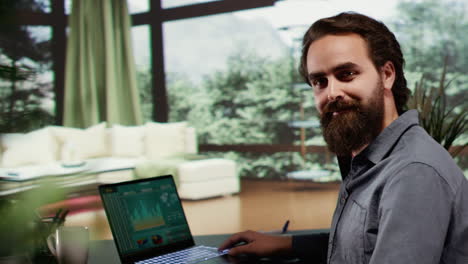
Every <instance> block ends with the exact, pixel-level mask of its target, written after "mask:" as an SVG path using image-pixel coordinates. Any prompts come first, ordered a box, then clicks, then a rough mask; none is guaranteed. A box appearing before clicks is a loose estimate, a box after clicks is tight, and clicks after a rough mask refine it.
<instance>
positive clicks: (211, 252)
mask: <svg viewBox="0 0 468 264" xmlns="http://www.w3.org/2000/svg"><path fill="white" fill-rule="evenodd" d="M227 252H228V251H227V250H224V251H222V252H218V250H217V249H216V248H213V247H206V246H196V247H192V248H188V249H184V250H180V251H177V252H173V253H169V254H166V255H162V256H159V257H154V258H151V259H147V260H142V261H138V262H135V264H151V263H155V264H156V263H157V264H166V263H167V264H193V263H198V262H201V261H205V260H208V259H210V258H215V257H219V256H222V255H225V254H227Z"/></svg>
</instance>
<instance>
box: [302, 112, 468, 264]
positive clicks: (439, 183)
mask: <svg viewBox="0 0 468 264" xmlns="http://www.w3.org/2000/svg"><path fill="white" fill-rule="evenodd" d="M339 161H340V169H341V173H342V177H343V182H342V184H341V188H340V193H339V199H338V204H337V207H336V210H335V213H334V215H333V221H332V226H331V229H330V233H329V234H328V233H327V234H321V235H311V236H295V237H293V248H294V250H295V251H296V253H297V254H298V255H305V256H307V255H308V256H312V257H314V258H316V259H321V260H326V262H328V263H333V264H335V263H346V264H350V263H379V264H385V263H412V264H413V263H421V264H430V263H450V264H458V263H460V264H461V263H463V264H467V263H468V181H467V179H466V178H465V176H464V175H463V173H462V171H461V170H460V169H459V168H458V167H457V165H456V164H455V162H454V161H453V159H452V158H451V156H450V154H448V153H447V151H445V150H444V149H443V148H442V147H441V146H440V145H439V144H438V143H437V142H435V141H434V140H433V139H432V138H431V137H430V136H429V135H428V134H427V133H426V132H425V131H424V129H423V128H421V127H420V126H419V125H418V114H417V112H416V111H415V110H411V111H408V112H406V113H405V114H403V115H402V116H400V117H399V118H398V119H397V120H395V121H394V122H392V123H391V124H390V125H389V126H388V127H386V128H385V129H384V130H383V131H382V133H381V134H380V135H379V136H378V137H377V138H376V139H375V140H374V141H373V142H372V143H371V144H370V145H369V146H368V147H367V148H366V149H365V150H363V151H362V152H361V153H360V154H359V155H357V156H356V157H354V158H353V159H349V158H348V159H346V158H341V159H340V160H339ZM311 206H313V205H311ZM327 240H328V243H327V242H326V241H327Z"/></svg>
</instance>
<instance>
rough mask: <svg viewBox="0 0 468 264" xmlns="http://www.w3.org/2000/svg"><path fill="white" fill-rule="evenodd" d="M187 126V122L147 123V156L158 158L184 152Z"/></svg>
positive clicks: (153, 158)
mask: <svg viewBox="0 0 468 264" xmlns="http://www.w3.org/2000/svg"><path fill="white" fill-rule="evenodd" d="M186 128H187V123H186V122H178V123H155V122H148V123H146V124H145V142H146V144H145V148H146V150H145V152H146V157H147V158H148V159H152V160H156V159H161V158H166V157H171V156H174V155H176V154H179V153H184V152H185V149H186V148H185V134H186Z"/></svg>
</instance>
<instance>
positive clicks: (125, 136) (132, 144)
mask: <svg viewBox="0 0 468 264" xmlns="http://www.w3.org/2000/svg"><path fill="white" fill-rule="evenodd" d="M144 129H145V127H144V126H121V125H113V126H112V128H111V129H110V149H111V153H112V156H115V157H141V156H143V154H144V144H143V143H144V142H143V138H144V135H145V130H144Z"/></svg>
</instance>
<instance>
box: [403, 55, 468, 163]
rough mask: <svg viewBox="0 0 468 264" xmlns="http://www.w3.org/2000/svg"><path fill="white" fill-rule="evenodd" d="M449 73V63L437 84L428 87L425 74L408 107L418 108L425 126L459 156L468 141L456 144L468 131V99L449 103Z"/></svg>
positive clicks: (444, 145) (435, 137)
mask: <svg viewBox="0 0 468 264" xmlns="http://www.w3.org/2000/svg"><path fill="white" fill-rule="evenodd" d="M446 77H447V66H446V64H445V65H444V67H443V70H442V74H441V76H440V80H439V84H438V85H437V86H432V87H428V85H427V80H426V76H425V75H422V76H421V79H420V80H419V82H417V83H416V87H415V90H414V93H413V95H412V97H411V98H410V100H409V102H408V107H409V108H410V109H416V110H418V112H419V115H420V124H421V126H422V127H423V128H424V129H425V130H426V131H427V132H428V133H429V134H430V135H431V136H432V137H433V138H434V139H435V140H436V141H437V142H439V143H440V144H441V145H442V146H443V147H444V148H445V149H446V150H447V151H449V152H450V154H451V155H452V156H453V157H455V156H457V155H458V154H459V153H461V152H462V151H463V149H464V148H465V147H466V146H467V145H468V142H466V143H464V144H463V145H461V146H457V147H453V143H454V142H455V140H456V139H457V138H458V137H459V136H461V135H463V134H464V133H466V132H467V128H468V109H467V106H468V105H467V104H466V102H464V103H462V104H458V105H452V106H449V105H448V104H447V95H446V92H445V91H446V89H447V87H448V86H449V85H450V84H451V81H448V82H447V81H446Z"/></svg>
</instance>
